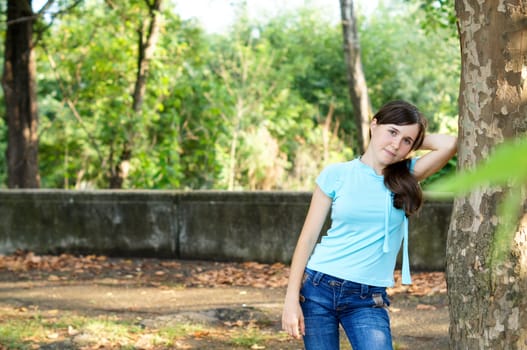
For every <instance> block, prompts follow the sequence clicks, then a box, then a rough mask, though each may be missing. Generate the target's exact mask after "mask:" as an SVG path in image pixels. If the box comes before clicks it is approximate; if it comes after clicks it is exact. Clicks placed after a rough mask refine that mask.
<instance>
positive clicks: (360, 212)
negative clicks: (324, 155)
mask: <svg viewBox="0 0 527 350" xmlns="http://www.w3.org/2000/svg"><path fill="white" fill-rule="evenodd" d="M414 164H415V159H412V161H411V166H410V169H411V171H413V166H414ZM316 182H317V185H318V186H319V187H320V189H321V190H322V191H323V192H324V193H325V194H326V195H327V196H329V197H330V198H331V199H332V205H331V227H330V229H329V230H328V232H327V234H326V235H325V236H323V237H322V239H321V241H320V243H318V244H317V245H316V247H315V249H314V251H313V254H312V255H311V257H310V258H309V261H308V264H307V267H308V268H310V269H312V270H316V271H320V272H323V273H326V274H328V275H332V276H335V277H338V278H342V279H345V280H349V281H353V282H356V283H362V284H367V285H372V286H378V287H391V286H393V284H394V280H393V272H394V269H395V263H396V259H397V253H398V252H399V249H400V247H401V242H402V241H403V238H404V249H403V283H404V284H410V283H411V278H410V269H409V262H408V219H407V218H406V216H405V213H404V210H402V209H396V208H395V207H394V206H393V193H392V192H391V191H390V190H389V189H388V188H387V187H386V186H385V185H384V177H383V176H382V175H377V174H376V173H375V171H374V170H373V168H371V167H370V166H368V165H366V164H364V163H363V162H362V161H360V160H359V159H354V160H352V161H349V162H345V163H337V164H332V165H329V166H327V167H326V168H324V170H322V172H321V173H320V175H319V176H318V178H317V180H316Z"/></svg>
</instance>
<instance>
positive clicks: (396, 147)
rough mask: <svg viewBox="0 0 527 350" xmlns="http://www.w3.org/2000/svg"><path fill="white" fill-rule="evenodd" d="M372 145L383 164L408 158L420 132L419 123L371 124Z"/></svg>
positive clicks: (374, 122) (374, 120)
mask: <svg viewBox="0 0 527 350" xmlns="http://www.w3.org/2000/svg"><path fill="white" fill-rule="evenodd" d="M370 127H371V142H370V143H371V146H373V150H374V151H375V154H376V155H377V160H378V161H379V163H381V164H385V165H389V164H392V163H395V162H398V161H401V160H403V159H404V158H406V156H407V155H408V153H410V151H411V150H412V146H413V144H414V142H415V140H416V138H417V135H418V133H419V125H418V124H410V125H396V124H378V123H377V120H376V119H373V120H372V122H371V124H370Z"/></svg>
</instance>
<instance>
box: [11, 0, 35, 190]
mask: <svg viewBox="0 0 527 350" xmlns="http://www.w3.org/2000/svg"><path fill="white" fill-rule="evenodd" d="M36 18H37V17H36V16H35V15H34V13H33V10H32V8H31V0H8V2H7V17H6V21H7V23H6V24H7V25H6V27H7V30H6V38H5V51H4V57H5V58H4V71H3V79H2V87H3V90H4V94H5V105H6V110H5V111H6V120H7V130H8V137H7V151H6V158H7V169H8V172H7V186H8V187H9V188H38V187H40V177H39V169H38V135H37V127H38V109H37V86H36V84H37V81H36V61H35V55H34V51H33V46H34V42H33V24H34V22H35V20H36Z"/></svg>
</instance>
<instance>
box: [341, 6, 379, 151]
mask: <svg viewBox="0 0 527 350" xmlns="http://www.w3.org/2000/svg"><path fill="white" fill-rule="evenodd" d="M340 13H341V18H342V35H343V39H344V41H343V42H344V45H343V49H344V57H345V59H346V67H347V72H348V90H349V94H350V99H351V104H352V105H353V114H354V116H355V125H356V128H357V142H356V145H355V147H354V148H355V149H356V150H357V151H358V152H359V153H364V151H365V150H366V147H367V146H368V142H369V130H370V117H371V115H372V112H371V104H370V99H369V97H368V87H367V84H366V78H365V77H364V71H363V69H362V61H361V58H360V43H359V35H358V33H357V21H356V19H355V13H354V11H353V0H340Z"/></svg>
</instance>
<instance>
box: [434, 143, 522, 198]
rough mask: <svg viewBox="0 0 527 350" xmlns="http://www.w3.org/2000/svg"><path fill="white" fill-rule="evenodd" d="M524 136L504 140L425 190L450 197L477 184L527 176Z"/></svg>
mask: <svg viewBox="0 0 527 350" xmlns="http://www.w3.org/2000/svg"><path fill="white" fill-rule="evenodd" d="M526 154H527V138H520V139H517V140H513V141H508V142H505V143H503V144H502V145H500V146H498V147H496V150H495V152H494V153H493V154H492V155H491V157H490V158H488V159H487V160H486V161H484V162H483V163H481V164H479V165H478V166H476V168H475V169H474V170H471V171H463V172H460V173H458V174H455V175H451V176H448V177H446V178H445V179H442V180H438V181H437V182H436V183H434V184H432V185H431V186H430V187H429V188H428V190H429V191H430V192H432V193H434V194H433V195H434V196H435V197H452V196H455V195H462V194H465V193H468V192H470V191H472V190H474V189H476V188H478V187H481V186H499V185H505V184H512V185H514V184H519V183H522V182H525V181H526V180H527V156H526Z"/></svg>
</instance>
